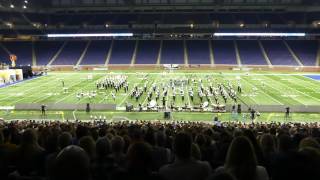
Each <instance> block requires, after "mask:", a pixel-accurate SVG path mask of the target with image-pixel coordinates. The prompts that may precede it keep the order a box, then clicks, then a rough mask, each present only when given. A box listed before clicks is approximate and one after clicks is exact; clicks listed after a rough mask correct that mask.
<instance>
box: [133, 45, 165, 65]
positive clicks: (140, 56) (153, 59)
mask: <svg viewBox="0 0 320 180" xmlns="http://www.w3.org/2000/svg"><path fill="white" fill-rule="evenodd" d="M159 49H160V41H151V40H140V41H139V47H138V51H137V56H136V62H135V63H136V64H156V63H157V58H158V54H159Z"/></svg>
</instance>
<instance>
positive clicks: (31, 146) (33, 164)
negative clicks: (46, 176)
mask: <svg viewBox="0 0 320 180" xmlns="http://www.w3.org/2000/svg"><path fill="white" fill-rule="evenodd" d="M15 158H16V166H17V169H18V172H19V174H20V175H22V176H34V175H39V174H42V173H44V172H41V170H43V166H44V149H43V148H42V147H40V146H39V144H38V138H37V134H36V132H35V130H34V129H27V130H25V131H24V132H23V134H22V139H21V145H20V146H19V147H18V149H17V153H16V155H15Z"/></svg>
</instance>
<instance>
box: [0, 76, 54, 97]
mask: <svg viewBox="0 0 320 180" xmlns="http://www.w3.org/2000/svg"><path fill="white" fill-rule="evenodd" d="M55 78H56V77H53V78H50V79H55ZM49 83H52V82H51V81H50V80H49V79H47V80H46V82H45V83H43V84H41V85H39V86H34V87H32V88H25V87H22V86H20V87H19V89H20V88H22V89H25V90H23V91H19V92H20V93H23V94H25V93H26V92H29V91H31V90H33V89H36V88H39V87H42V86H45V85H47V84H49ZM15 92H17V89H15ZM12 97H15V96H12V95H11V96H6V97H5V98H1V99H0V101H2V100H5V99H8V98H12Z"/></svg>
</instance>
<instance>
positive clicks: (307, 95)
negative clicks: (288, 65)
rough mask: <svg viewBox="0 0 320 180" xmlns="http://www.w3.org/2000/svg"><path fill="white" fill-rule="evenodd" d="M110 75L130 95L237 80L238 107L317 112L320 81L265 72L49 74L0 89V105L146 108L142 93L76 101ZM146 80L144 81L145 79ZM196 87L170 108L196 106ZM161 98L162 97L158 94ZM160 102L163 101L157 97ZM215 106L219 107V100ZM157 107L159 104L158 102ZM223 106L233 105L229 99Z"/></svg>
mask: <svg viewBox="0 0 320 180" xmlns="http://www.w3.org/2000/svg"><path fill="white" fill-rule="evenodd" d="M89 74H92V75H93V79H91V80H88V79H87V77H88V75H89ZM110 74H124V75H127V76H128V82H129V83H130V86H129V92H130V91H131V89H132V88H133V86H134V85H137V86H141V87H142V86H143V85H144V84H145V83H147V85H148V89H150V88H151V85H152V84H153V83H156V84H158V85H160V84H168V83H169V81H170V79H188V78H189V79H191V78H192V79H196V80H199V79H202V81H203V84H204V86H208V85H209V84H213V85H214V86H217V84H218V83H223V84H226V83H227V82H228V81H230V82H231V84H232V85H233V86H234V87H236V85H237V82H238V80H237V79H239V78H240V82H241V84H242V90H243V93H241V94H239V95H238V98H239V100H240V101H241V103H244V104H246V105H248V106H255V105H285V106H294V105H304V106H309V105H316V106H319V107H320V81H316V80H313V79H310V78H308V77H305V76H303V74H295V73H276V74H275V73H270V72H250V73H247V72H230V71H229V72H222V73H221V72H209V71H201V72H195V71H193V72H186V71H177V72H172V73H168V72H161V71H145V72H139V73H137V72H131V71H128V72H121V71H115V72H86V71H84V72H51V73H49V74H48V75H46V76H43V77H40V78H36V79H33V80H29V81H25V82H21V83H18V84H15V85H12V86H8V87H4V88H0V106H2V107H3V106H15V105H17V104H20V103H41V104H48V103H71V104H85V103H88V102H89V103H91V104H94V103H102V104H117V106H118V107H124V106H125V103H127V102H128V103H132V104H133V105H134V106H137V105H138V104H139V103H140V104H143V105H146V103H147V95H146V94H147V93H144V94H143V95H142V97H141V98H140V99H139V101H138V102H136V100H135V99H131V98H130V96H129V94H128V93H125V92H124V90H123V89H121V90H120V91H119V92H118V93H117V94H116V99H115V100H113V98H112V97H111V91H112V90H110V89H109V90H98V93H97V96H96V97H95V98H93V99H89V98H87V97H84V98H81V99H80V100H78V99H77V98H76V94H77V93H78V92H89V91H93V90H97V89H96V81H99V80H102V79H103V78H105V77H106V76H110ZM146 76H147V79H148V82H146V81H145V80H144V77H146ZM61 80H63V81H64V82H65V87H67V88H68V92H67V93H64V90H63V88H62V83H61ZM190 87H193V88H194V91H195V93H194V94H195V98H194V101H191V100H190V98H189V97H188V89H189V88H190ZM197 88H198V84H197V83H195V84H192V83H191V84H189V85H186V86H184V87H183V89H184V93H185V101H182V98H181V97H180V96H177V99H176V102H175V104H176V105H177V106H184V104H186V103H187V104H189V105H190V106H199V104H200V103H201V102H200V99H199V98H198V97H197V96H196V90H197ZM168 94H169V98H168V102H167V104H168V105H169V104H171V102H172V101H173V99H172V90H171V89H169V92H168ZM161 95H162V93H161ZM160 99H162V98H160ZM219 102H221V103H223V100H222V98H221V97H219ZM159 104H160V101H159ZM227 104H229V105H231V104H234V102H233V101H231V100H230V99H229V100H228V101H227ZM51 113H52V114H50V115H48V117H47V118H52V119H59V118H60V119H61V118H62V114H63V115H64V117H63V118H64V119H74V117H76V118H77V119H89V118H90V115H88V114H86V113H84V112H81V111H75V112H72V111H70V112H69V111H65V112H59V111H57V112H51ZM99 113H102V116H106V118H109V119H110V118H112V117H115V116H119V117H127V118H129V119H146V120H155V119H162V118H163V117H162V116H163V114H162V113H124V112H121V111H118V112H97V114H93V115H97V116H99ZM213 116H216V115H213V114H212V113H187V112H184V113H182V112H181V113H180V112H179V113H178V112H177V113H173V118H174V119H175V120H208V121H210V120H211V119H212V117H213ZM0 117H3V118H4V119H16V118H18V119H23V118H30V119H32V118H35V119H41V118H40V117H39V112H33V111H12V112H11V113H9V114H7V113H5V112H1V113H0ZM219 117H220V119H222V120H232V118H231V115H230V114H228V113H225V114H221V115H219ZM259 118H260V120H261V121H273V120H275V121H283V115H282V114H281V113H262V114H261V117H259ZM303 119H305V120H309V121H317V120H320V115H319V114H304V113H299V114H298V113H297V114H296V115H295V114H294V115H293V117H292V120H293V121H303Z"/></svg>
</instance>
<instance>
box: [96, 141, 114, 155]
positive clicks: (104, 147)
mask: <svg viewBox="0 0 320 180" xmlns="http://www.w3.org/2000/svg"><path fill="white" fill-rule="evenodd" d="M110 150H111V148H110V141H109V139H108V138H106V137H103V138H99V139H98V140H97V142H96V154H97V157H105V156H107V155H108V154H109V153H110Z"/></svg>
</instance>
